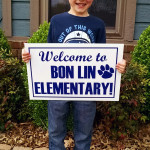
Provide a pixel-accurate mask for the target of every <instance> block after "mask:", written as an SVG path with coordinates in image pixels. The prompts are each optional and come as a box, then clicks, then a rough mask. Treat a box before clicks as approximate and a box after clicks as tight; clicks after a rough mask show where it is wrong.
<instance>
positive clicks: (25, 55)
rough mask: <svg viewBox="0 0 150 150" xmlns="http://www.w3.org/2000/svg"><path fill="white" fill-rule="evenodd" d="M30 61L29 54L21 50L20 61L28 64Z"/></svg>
mask: <svg viewBox="0 0 150 150" xmlns="http://www.w3.org/2000/svg"><path fill="white" fill-rule="evenodd" d="M30 59H31V55H30V53H28V52H26V51H25V49H22V60H23V61H24V62H25V63H28V62H29V60H30Z"/></svg>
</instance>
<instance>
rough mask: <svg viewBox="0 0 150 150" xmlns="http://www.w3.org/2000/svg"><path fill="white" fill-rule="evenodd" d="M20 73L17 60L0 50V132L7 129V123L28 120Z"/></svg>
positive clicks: (19, 65) (20, 69) (5, 51)
mask: <svg viewBox="0 0 150 150" xmlns="http://www.w3.org/2000/svg"><path fill="white" fill-rule="evenodd" d="M21 73H22V65H21V64H20V62H19V60H18V59H17V58H14V57H12V54H11V53H10V52H8V51H7V50H4V49H0V130H4V129H5V128H7V125H6V124H7V122H12V121H15V122H21V121H25V120H26V119H27V118H28V111H27V109H26V108H27V101H26V95H25V92H24V91H25V88H24V86H23V78H22V76H21ZM5 125H6V126H5Z"/></svg>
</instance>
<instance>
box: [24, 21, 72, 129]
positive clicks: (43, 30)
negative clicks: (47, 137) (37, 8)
mask: <svg viewBox="0 0 150 150" xmlns="http://www.w3.org/2000/svg"><path fill="white" fill-rule="evenodd" d="M49 26H50V23H47V22H44V24H42V25H40V27H39V29H38V30H37V31H36V32H35V33H34V34H33V36H32V37H31V38H30V39H29V40H28V43H47V37H48V31H49ZM26 70H27V69H26V64H25V65H24V67H23V72H24V73H23V76H24V79H25V82H24V83H25V87H26V93H27V94H28V95H29V93H28V80H27V72H26ZM29 108H30V112H31V114H30V115H31V118H32V119H33V122H34V123H35V124H36V125H38V126H42V127H43V128H45V129H46V128H48V112H47V101H42V100H41V101H40V100H30V101H29ZM70 108H72V106H70ZM71 111H72V109H71ZM41 112H42V113H41ZM72 121H73V118H72V115H69V117H68V121H67V128H68V130H72V128H73V123H72Z"/></svg>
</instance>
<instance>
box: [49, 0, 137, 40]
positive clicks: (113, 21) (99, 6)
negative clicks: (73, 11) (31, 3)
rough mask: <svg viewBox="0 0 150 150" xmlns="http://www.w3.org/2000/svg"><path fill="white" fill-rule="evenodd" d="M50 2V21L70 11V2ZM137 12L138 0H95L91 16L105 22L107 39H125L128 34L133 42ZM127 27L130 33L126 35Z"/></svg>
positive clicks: (56, 0) (66, 0) (50, 0)
mask: <svg viewBox="0 0 150 150" xmlns="http://www.w3.org/2000/svg"><path fill="white" fill-rule="evenodd" d="M48 2H49V12H48V14H49V17H48V18H49V20H50V18H51V17H52V16H53V15H55V14H58V13H61V12H64V11H68V10H69V3H68V0H48ZM135 12H136V0H94V1H93V4H92V6H91V8H90V9H89V13H90V14H92V15H94V16H97V17H100V18H101V19H102V20H104V22H105V25H106V33H107V39H123V38H124V36H125V34H127V36H128V37H130V40H133V37H132V35H131V34H133V32H134V31H130V30H132V29H134V23H135V22H134V21H135ZM126 17H128V18H126ZM126 19H127V20H126ZM128 21H129V22H128ZM128 23H130V25H128ZM125 24H126V25H127V26H125ZM131 26H132V29H131ZM126 27H127V28H128V29H127V30H128V31H127V32H126V33H125V34H124V32H125V28H126ZM129 28H130V29H129ZM129 34H130V35H129ZM128 37H126V38H128Z"/></svg>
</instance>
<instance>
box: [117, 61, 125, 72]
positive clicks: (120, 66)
mask: <svg viewBox="0 0 150 150" xmlns="http://www.w3.org/2000/svg"><path fill="white" fill-rule="evenodd" d="M126 65H127V62H126V60H124V59H122V61H120V62H118V63H117V65H116V69H117V70H118V72H120V73H125V70H126Z"/></svg>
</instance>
